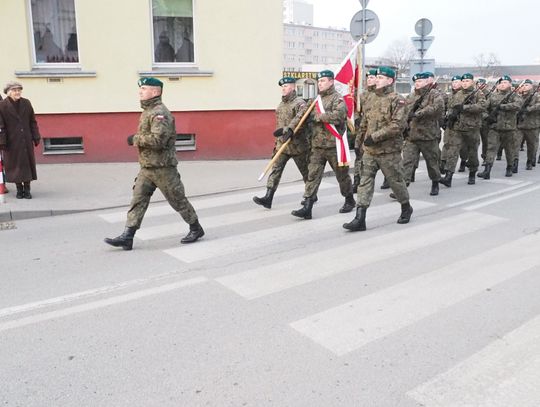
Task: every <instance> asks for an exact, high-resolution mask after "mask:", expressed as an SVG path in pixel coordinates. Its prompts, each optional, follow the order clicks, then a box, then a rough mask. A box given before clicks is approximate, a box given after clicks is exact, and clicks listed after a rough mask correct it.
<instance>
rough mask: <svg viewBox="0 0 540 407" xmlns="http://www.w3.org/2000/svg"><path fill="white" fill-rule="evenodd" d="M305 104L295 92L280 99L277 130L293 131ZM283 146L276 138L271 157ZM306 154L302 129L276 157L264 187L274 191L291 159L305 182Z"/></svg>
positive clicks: (305, 107)
mask: <svg viewBox="0 0 540 407" xmlns="http://www.w3.org/2000/svg"><path fill="white" fill-rule="evenodd" d="M307 107H308V106H307V104H306V102H305V101H304V100H303V99H302V98H300V97H298V96H297V95H296V91H293V92H291V93H290V94H289V95H287V96H283V97H282V98H281V103H280V104H279V106H278V107H277V109H276V126H277V128H278V129H279V128H283V132H284V133H285V132H287V130H288V129H291V130H293V131H294V129H295V128H296V126H297V125H298V123H299V122H300V119H301V118H302V116H303V115H304V113H305V112H306V110H307ZM282 145H283V141H282V138H281V137H277V138H276V143H275V145H274V152H273V154H272V156H274V155H275V154H276V152H277V151H278V150H279V149H280V148H281V146H282ZM308 152H309V146H308V141H307V138H306V131H305V130H303V129H302V128H301V129H299V130H298V132H297V133H296V134H295V135H294V136H293V137H292V139H291V141H290V142H289V144H288V145H287V147H285V150H283V152H282V153H281V155H280V156H279V157H278V159H277V161H276V162H275V163H274V165H273V166H272V171H271V172H270V175H269V176H268V181H267V183H266V187H267V188H268V189H271V190H272V191H275V190H276V189H277V187H278V185H279V181H280V180H281V175H282V174H283V170H284V169H285V164H287V161H289V160H290V159H291V158H292V159H293V160H294V162H295V164H296V166H297V167H298V170H299V171H300V174H302V178H303V179H304V182H306V181H307V177H308Z"/></svg>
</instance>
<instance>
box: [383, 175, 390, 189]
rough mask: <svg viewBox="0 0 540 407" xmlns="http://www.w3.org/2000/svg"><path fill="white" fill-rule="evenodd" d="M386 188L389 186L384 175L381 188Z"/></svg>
mask: <svg viewBox="0 0 540 407" xmlns="http://www.w3.org/2000/svg"><path fill="white" fill-rule="evenodd" d="M388 188H390V184H389V183H388V181H387V180H386V177H384V181H383V183H382V185H381V189H388Z"/></svg>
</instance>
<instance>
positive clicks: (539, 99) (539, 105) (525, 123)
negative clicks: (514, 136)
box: [517, 89, 540, 167]
mask: <svg viewBox="0 0 540 407" xmlns="http://www.w3.org/2000/svg"><path fill="white" fill-rule="evenodd" d="M533 92H534V90H533V89H531V90H530V91H529V92H527V93H523V94H522V95H521V96H522V98H523V100H524V101H526V100H527V99H528V98H529V95H531V94H532V93H533ZM520 119H521V120H520ZM517 127H518V129H519V133H521V135H522V137H523V138H524V139H525V142H526V143H527V166H528V167H529V165H530V166H532V167H535V166H536V152H537V150H538V133H539V132H540V94H538V92H537V93H535V94H534V96H533V97H532V99H531V101H530V103H528V105H527V106H526V107H525V109H524V111H523V114H522V118H521V117H518V125H517ZM518 154H519V152H518Z"/></svg>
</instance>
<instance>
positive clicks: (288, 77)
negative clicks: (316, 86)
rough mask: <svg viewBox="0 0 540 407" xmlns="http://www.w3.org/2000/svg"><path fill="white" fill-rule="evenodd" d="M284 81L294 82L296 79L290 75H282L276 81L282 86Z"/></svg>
mask: <svg viewBox="0 0 540 407" xmlns="http://www.w3.org/2000/svg"><path fill="white" fill-rule="evenodd" d="M286 83H296V79H294V78H293V77H292V76H284V77H283V78H281V79H280V80H279V82H278V84H279V86H283V85H285V84H286Z"/></svg>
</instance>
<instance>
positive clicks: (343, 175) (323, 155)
mask: <svg viewBox="0 0 540 407" xmlns="http://www.w3.org/2000/svg"><path fill="white" fill-rule="evenodd" d="M327 162H328V164H330V167H332V169H333V170H334V173H335V174H336V179H337V181H338V184H339V191H340V192H341V195H342V196H349V195H351V194H352V181H351V177H350V176H349V167H340V166H338V162H337V153H336V149H335V148H318V147H313V148H312V149H311V155H310V157H309V165H308V170H309V171H308V180H307V182H306V189H305V191H304V198H310V197H312V196H313V195H315V194H317V191H318V190H319V185H321V181H322V177H323V174H324V167H325V166H326V163H327Z"/></svg>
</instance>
